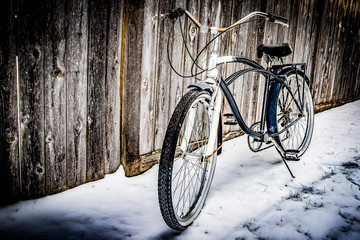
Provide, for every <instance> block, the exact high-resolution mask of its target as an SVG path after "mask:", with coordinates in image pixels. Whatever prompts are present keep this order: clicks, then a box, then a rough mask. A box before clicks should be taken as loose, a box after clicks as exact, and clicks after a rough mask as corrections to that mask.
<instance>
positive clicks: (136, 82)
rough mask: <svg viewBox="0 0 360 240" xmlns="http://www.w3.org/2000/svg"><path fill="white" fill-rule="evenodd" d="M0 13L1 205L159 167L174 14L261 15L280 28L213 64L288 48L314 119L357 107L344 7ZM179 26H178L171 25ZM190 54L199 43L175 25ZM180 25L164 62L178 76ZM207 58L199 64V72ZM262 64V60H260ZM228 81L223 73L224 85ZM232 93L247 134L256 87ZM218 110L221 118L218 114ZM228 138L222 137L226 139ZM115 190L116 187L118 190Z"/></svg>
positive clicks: (248, 37)
mask: <svg viewBox="0 0 360 240" xmlns="http://www.w3.org/2000/svg"><path fill="white" fill-rule="evenodd" d="M1 5H2V7H1V8H0V30H1V31H0V94H1V95H0V97H1V105H0V112H1V113H0V114H1V115H0V118H1V125H0V199H1V200H0V201H1V203H6V202H11V201H15V200H18V199H28V198H34V197H40V196H44V195H47V194H52V193H56V192H59V191H63V190H66V189H68V188H72V187H75V186H77V185H79V184H82V183H85V182H87V181H92V180H96V179H99V178H102V177H103V176H104V175H105V174H106V173H111V172H114V171H115V170H116V169H117V168H118V167H119V166H120V164H121V163H122V165H123V167H124V169H125V173H126V175H127V176H133V175H136V174H139V173H141V172H143V171H145V170H147V169H148V168H149V167H151V166H152V165H153V164H155V163H156V162H157V159H158V155H159V150H160V149H161V146H162V141H163V137H164V134H165V131H166V127H167V123H168V121H169V119H170V116H171V113H172V111H173V110H174V108H175V106H176V103H177V102H178V101H179V100H180V98H181V96H182V95H183V94H184V93H185V92H186V86H187V85H188V84H189V83H191V82H195V81H198V80H197V79H194V78H190V79H188V78H181V77H179V76H177V75H176V74H175V73H174V72H173V71H171V70H170V67H169V64H168V61H167V41H168V40H167V39H168V35H169V33H170V31H171V29H172V28H171V26H172V20H170V19H164V18H161V17H160V14H161V13H165V12H167V11H168V10H169V9H170V8H172V7H183V8H186V9H188V10H189V11H190V12H192V13H193V14H194V16H195V17H196V18H198V19H199V20H200V21H201V22H202V23H205V24H207V25H210V26H211V25H213V24H215V25H218V26H225V25H229V24H230V23H232V22H235V21H236V20H238V19H240V18H241V17H242V16H244V15H246V14H247V13H249V12H251V11H254V10H259V11H264V12H271V13H273V14H276V15H280V16H284V17H286V18H288V19H289V20H290V28H283V27H282V26H280V25H275V24H271V23H269V22H266V23H265V22H261V21H260V22H254V23H249V24H247V25H243V26H241V27H240V28H237V29H236V30H234V31H231V32H230V33H227V34H224V35H223V36H222V37H221V39H220V40H221V54H222V55H240V56H245V57H249V58H252V59H256V47H257V45H259V44H260V43H269V44H271V43H281V42H289V43H290V44H291V46H292V47H293V50H294V51H293V54H292V55H291V56H290V57H288V60H287V61H288V62H291V61H294V62H307V63H308V67H307V71H306V72H307V74H308V76H310V78H311V80H312V93H313V97H314V102H315V104H316V109H317V110H321V109H324V108H328V107H332V106H335V105H338V104H341V103H343V102H347V101H351V100H355V99H358V98H359V96H360V83H359V82H360V81H359V77H360V67H359V62H360V50H359V46H360V30H359V29H360V9H359V5H360V4H359V1H354V0H295V1H291V0H280V1H275V0H271V1H265V0H263V1H262V0H245V1H238V0H228V1H226V0H223V1H211V0H206V1H195V0H176V1H152V0H141V1H130V0H128V1H115V0H107V1H100V0H96V1H95V0H94V1H86V0H66V1H60V0H52V1H41V0H33V1H15V0H8V1H5V2H2V3H1ZM176 24H179V23H176ZM180 24H181V29H183V30H184V34H185V36H186V39H187V43H188V46H189V51H190V52H191V53H192V54H194V55H196V54H197V53H198V52H199V51H200V50H201V49H202V48H203V46H204V45H205V43H206V41H207V40H208V36H206V35H203V34H200V33H199V32H198V29H196V28H195V26H194V25H193V24H192V23H190V22H189V21H188V19H186V18H182V22H181V23H180ZM179 29H180V28H179V27H178V25H175V30H174V33H173V34H172V36H171V37H170V49H171V51H170V58H171V59H172V62H173V64H174V66H175V68H176V69H178V70H179V71H180V72H181V73H184V74H188V73H189V70H190V68H191V59H190V58H189V56H188V55H187V54H186V50H185V48H184V44H183V42H182V39H181V32H180V31H179ZM205 58H206V52H205V53H204V54H203V55H202V56H201V58H200V61H201V60H204V59H205ZM258 61H260V60H258ZM236 69H238V67H237V66H236V65H232V64H228V65H226V66H224V67H222V69H221V71H222V73H223V74H224V75H229V74H231V72H233V71H235V70H236ZM249 79H250V80H247V81H238V82H236V83H234V84H233V85H232V89H231V90H232V91H233V92H234V93H235V98H236V100H237V103H238V105H239V106H240V108H241V111H242V113H243V114H244V115H245V116H247V118H246V121H247V122H248V123H249V124H250V123H252V122H254V121H256V119H257V117H258V115H259V109H261V101H259V99H260V96H261V94H262V92H263V88H262V83H263V79H261V78H258V77H256V76H255V77H249ZM227 110H228V109H227V107H226V106H225V108H224V112H226V111H227ZM230 131H231V132H237V131H238V129H237V128H236V127H231V128H230V127H227V128H226V129H225V133H228V132H230ZM119 184H121V183H119Z"/></svg>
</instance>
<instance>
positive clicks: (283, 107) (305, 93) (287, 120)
mask: <svg viewBox="0 0 360 240" xmlns="http://www.w3.org/2000/svg"><path fill="white" fill-rule="evenodd" d="M287 84H288V87H289V88H290V89H291V92H292V93H293V95H291V94H290V91H289V89H288V88H286V87H285V85H282V86H281V87H280V91H279V95H278V98H277V104H276V122H277V132H278V133H279V135H278V142H279V144H281V145H282V147H283V148H284V149H285V150H296V151H297V152H298V153H297V156H298V157H300V156H302V155H303V154H304V152H305V151H306V150H307V148H308V147H309V144H310V141H311V138H312V133H313V129H314V106H313V100H312V97H311V92H310V89H309V86H308V84H307V83H306V81H305V79H303V77H302V76H301V74H296V73H295V72H292V73H290V74H288V75H287ZM301 109H302V110H301Z"/></svg>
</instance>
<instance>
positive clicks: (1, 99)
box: [0, 1, 21, 205]
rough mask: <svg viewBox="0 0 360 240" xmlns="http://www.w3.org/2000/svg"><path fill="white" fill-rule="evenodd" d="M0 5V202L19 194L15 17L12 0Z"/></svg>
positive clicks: (5, 201) (14, 198)
mask: <svg viewBox="0 0 360 240" xmlns="http://www.w3.org/2000/svg"><path fill="white" fill-rule="evenodd" d="M3 4H4V5H3V7H2V8H1V9H0V29H1V31H0V32H1V34H0V205H3V204H7V203H10V202H13V201H15V200H17V199H19V198H20V197H21V192H20V171H19V134H18V132H19V131H18V111H17V88H16V86H17V80H16V59H15V56H16V52H15V51H16V38H15V34H14V31H15V29H16V26H17V25H16V24H17V18H15V15H16V14H15V11H14V7H13V4H14V2H13V1H6V2H5V3H3Z"/></svg>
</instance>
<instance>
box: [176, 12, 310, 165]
mask: <svg viewBox="0 0 360 240" xmlns="http://www.w3.org/2000/svg"><path fill="white" fill-rule="evenodd" d="M184 12H185V14H186V15H187V16H188V17H189V18H190V20H191V21H192V22H193V23H194V24H195V25H197V26H198V27H199V28H200V32H201V27H205V29H206V31H205V32H208V29H209V28H208V27H207V26H203V25H202V24H201V23H200V22H199V21H198V20H197V19H196V18H194V17H193V16H192V15H191V13H190V12H188V11H186V10H184ZM254 16H260V17H265V18H266V19H267V20H269V21H272V22H274V23H278V24H281V25H284V26H286V27H288V25H287V23H284V22H283V19H282V18H281V17H277V16H273V15H271V14H265V13H262V12H252V13H250V14H249V15H247V16H246V17H244V18H242V19H241V20H239V21H238V22H236V23H234V24H233V25H231V26H230V27H228V28H218V27H210V29H209V30H210V33H211V39H214V41H213V42H212V43H211V44H212V46H211V45H210V48H211V49H212V50H211V52H210V55H209V58H208V59H207V69H208V70H207V74H206V79H205V81H203V82H202V83H200V84H206V85H207V86H206V87H205V88H204V86H203V85H202V86H200V84H199V83H197V84H192V85H190V86H191V87H198V88H200V89H211V92H212V98H211V102H210V109H211V117H210V119H211V125H210V135H209V140H208V144H207V147H206V151H205V154H204V158H205V160H206V159H208V158H209V157H211V156H212V155H213V154H214V153H215V152H216V151H217V150H218V149H219V148H217V149H216V150H215V151H214V147H213V146H216V142H215V141H216V138H217V128H218V126H219V119H220V115H221V108H222V97H223V94H224V95H225V98H226V100H227V102H228V103H229V105H230V108H231V110H232V112H233V114H234V116H235V119H236V121H237V123H238V125H239V126H240V128H241V129H242V130H243V131H244V132H245V133H246V134H248V135H249V136H251V137H253V138H254V139H256V140H258V141H262V142H264V141H265V142H268V141H272V142H273V143H274V145H275V146H276V147H277V148H278V150H279V151H280V154H281V155H282V156H284V155H285V150H284V149H283V148H282V146H279V145H278V144H277V142H276V141H274V139H273V137H274V136H277V135H278V134H279V133H275V134H273V135H269V134H268V133H267V131H265V122H266V119H265V118H266V114H267V101H268V97H269V88H270V85H271V84H270V81H271V80H273V81H275V82H280V83H282V84H284V86H285V87H286V88H287V89H288V91H289V93H290V95H291V96H292V98H293V99H295V98H294V94H293V93H292V91H291V89H290V87H289V86H288V85H287V84H286V77H283V76H282V74H281V73H280V74H279V73H278V72H279V71H281V70H282V69H283V68H284V67H286V66H294V65H277V66H276V71H274V72H273V71H272V70H274V69H275V68H274V69H273V68H271V64H269V65H268V67H267V68H266V69H264V68H263V67H262V66H260V65H259V64H258V63H257V62H255V61H252V60H250V59H247V58H242V57H236V56H222V57H218V49H219V39H218V38H217V37H216V34H217V33H222V32H227V31H230V30H232V29H233V28H235V27H236V26H237V25H239V24H241V23H244V22H245V21H247V20H249V19H250V18H252V17H254ZM229 62H239V63H244V64H247V65H249V66H250V67H252V68H251V69H250V70H244V71H243V72H242V73H241V75H242V74H244V73H246V72H247V71H248V72H250V71H253V72H257V73H260V74H262V75H264V76H265V79H266V80H265V91H264V96H263V106H262V111H261V121H260V132H255V131H253V130H251V129H250V128H249V127H248V126H247V125H246V123H245V121H244V119H243V118H242V116H241V114H240V111H239V108H238V106H237V105H236V102H235V99H234V97H233V95H232V94H231V92H230V90H229V88H228V87H227V84H226V83H225V81H224V79H223V78H222V77H221V75H220V74H219V71H218V70H217V68H216V66H217V65H219V64H224V63H229ZM295 65H296V64H295ZM236 78H237V77H235V78H234V80H235V79H236ZM304 79H305V78H304ZM303 86H304V85H303ZM220 89H221V90H220ZM299 94H300V93H299ZM295 102H296V106H297V107H298V108H299V110H300V112H301V113H302V111H303V103H300V104H299V103H298V102H297V101H296V99H295ZM302 102H303V100H302ZM192 111H194V112H195V109H194V110H192V109H190V112H189V116H190V118H189V121H194V118H195V116H196V114H195V113H192ZM190 126H192V124H190ZM190 134H191V131H190V130H188V131H185V134H184V139H185V141H183V142H182V143H181V146H180V148H181V149H182V150H185V148H186V145H187V144H188V142H187V141H188V139H190ZM215 148H216V147H215Z"/></svg>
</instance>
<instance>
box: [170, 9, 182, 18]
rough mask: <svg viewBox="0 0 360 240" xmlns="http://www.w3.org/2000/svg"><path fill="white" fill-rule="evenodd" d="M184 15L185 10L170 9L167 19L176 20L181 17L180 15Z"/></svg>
mask: <svg viewBox="0 0 360 240" xmlns="http://www.w3.org/2000/svg"><path fill="white" fill-rule="evenodd" d="M184 13H185V9H182V8H178V9H170V11H169V18H171V19H174V18H178V17H181V16H182V15H184Z"/></svg>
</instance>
